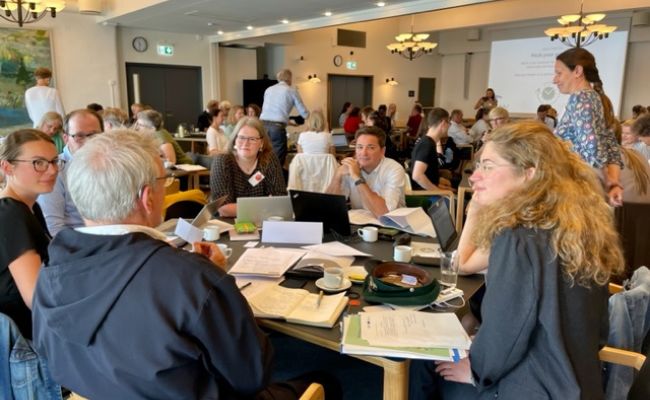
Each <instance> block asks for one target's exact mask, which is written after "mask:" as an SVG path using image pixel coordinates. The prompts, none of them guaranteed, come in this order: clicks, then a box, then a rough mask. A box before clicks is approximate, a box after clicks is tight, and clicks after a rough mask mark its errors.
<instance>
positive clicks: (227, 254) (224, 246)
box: [217, 243, 232, 258]
mask: <svg viewBox="0 0 650 400" xmlns="http://www.w3.org/2000/svg"><path fill="white" fill-rule="evenodd" d="M217 246H219V250H221V253H222V254H223V255H224V257H226V258H230V256H231V255H232V249H231V248H230V247H228V245H227V244H223V243H217Z"/></svg>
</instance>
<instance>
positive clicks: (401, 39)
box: [386, 19, 438, 61]
mask: <svg viewBox="0 0 650 400" xmlns="http://www.w3.org/2000/svg"><path fill="white" fill-rule="evenodd" d="M428 38H429V34H428V33H413V19H411V32H410V33H400V34H399V35H397V36H395V40H396V41H397V42H395V43H391V44H389V45H388V46H386V48H387V49H388V50H390V53H391V54H399V55H400V56H402V57H404V58H406V59H408V60H411V61H412V60H413V59H414V58H418V57H420V56H422V55H424V54H430V53H431V52H432V51H433V49H435V48H436V47H437V46H438V43H435V42H428V41H427V39H428Z"/></svg>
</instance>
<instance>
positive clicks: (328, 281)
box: [323, 267, 343, 289]
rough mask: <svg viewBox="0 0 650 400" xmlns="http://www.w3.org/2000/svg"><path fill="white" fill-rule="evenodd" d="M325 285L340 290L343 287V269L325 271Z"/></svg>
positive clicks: (326, 269) (335, 268) (332, 268)
mask: <svg viewBox="0 0 650 400" xmlns="http://www.w3.org/2000/svg"><path fill="white" fill-rule="evenodd" d="M323 285H324V286H325V287H328V288H330V289H338V288H340V287H341V286H342V285H343V268H340V267H330V268H325V270H324V271H323Z"/></svg>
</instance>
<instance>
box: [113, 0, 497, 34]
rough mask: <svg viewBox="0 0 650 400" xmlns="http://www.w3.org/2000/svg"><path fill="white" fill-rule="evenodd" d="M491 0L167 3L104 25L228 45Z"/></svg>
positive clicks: (187, 0) (168, 0)
mask: <svg viewBox="0 0 650 400" xmlns="http://www.w3.org/2000/svg"><path fill="white" fill-rule="evenodd" d="M490 1H496V0H387V1H386V4H385V6H383V7H379V6H377V4H376V3H377V0H374V1H373V0H262V1H260V0H166V1H157V2H156V1H149V3H154V4H152V5H149V6H145V7H142V8H140V9H136V10H133V11H130V12H125V13H123V14H121V15H111V13H110V12H108V13H105V14H104V15H105V16H106V18H105V19H103V22H105V23H110V24H116V25H119V26H125V27H132V28H139V29H151V30H159V31H167V32H178V33H189V34H199V35H205V36H211V38H212V39H213V40H214V41H227V40H232V39H241V38H249V37H256V36H264V35H269V34H275V33H284V32H292V31H299V30H304V29H311V28H320V27H324V26H331V25H338V24H345V23H352V22H360V21H367V20H371V19H379V18H388V17H395V16H400V15H407V14H413V13H418V12H426V11H432V10H439V9H444V8H451V7H458V6H463V5H469V4H476V3H484V2H490ZM145 3H146V2H145ZM326 11H329V12H331V13H332V15H331V16H325V15H324V13H325V12H326ZM285 19H286V20H287V21H284V22H283V20H285ZM249 26H250V28H248V27H249Z"/></svg>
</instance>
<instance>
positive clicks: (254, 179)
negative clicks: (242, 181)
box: [248, 171, 264, 187]
mask: <svg viewBox="0 0 650 400" xmlns="http://www.w3.org/2000/svg"><path fill="white" fill-rule="evenodd" d="M263 180H264V175H263V174H262V173H261V172H260V171H257V172H256V173H254V174H253V176H251V177H250V178H249V179H248V183H250V184H251V186H253V187H255V186H257V185H259V184H260V182H262V181H263Z"/></svg>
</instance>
